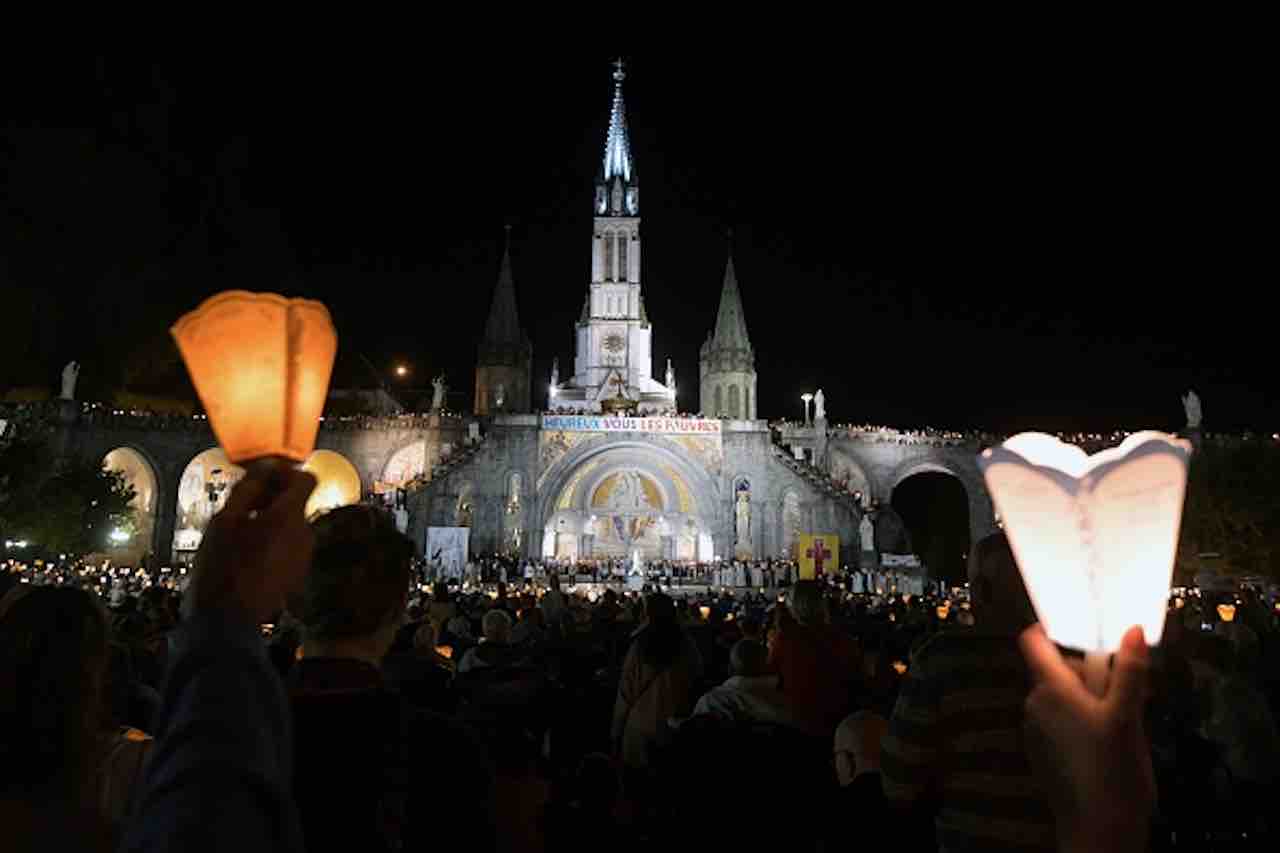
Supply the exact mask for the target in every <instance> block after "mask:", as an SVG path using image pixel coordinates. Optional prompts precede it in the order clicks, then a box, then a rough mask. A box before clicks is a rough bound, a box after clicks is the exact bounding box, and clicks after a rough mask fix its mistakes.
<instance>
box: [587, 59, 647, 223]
mask: <svg viewBox="0 0 1280 853" xmlns="http://www.w3.org/2000/svg"><path fill="white" fill-rule="evenodd" d="M613 68H614V71H613V105H612V107H611V108H610V110H609V131H608V133H607V134H606V136H605V143H604V160H603V161H602V162H601V164H600V175H599V177H598V178H597V179H596V206H595V207H596V209H595V212H596V215H597V216H603V215H606V214H607V215H612V216H639V215H640V178H639V176H638V175H637V174H636V167H635V163H634V161H632V159H631V139H630V137H629V136H628V134H627V107H626V102H625V101H624V100H623V97H622V81H623V80H626V79H627V72H626V70H625V66H624V65H623V62H622V59H621V58H619V59H618V60H616V61H615V62H614V63H613Z"/></svg>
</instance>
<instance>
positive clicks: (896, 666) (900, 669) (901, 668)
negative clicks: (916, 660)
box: [893, 660, 907, 675]
mask: <svg viewBox="0 0 1280 853" xmlns="http://www.w3.org/2000/svg"><path fill="white" fill-rule="evenodd" d="M893 671H894V672H896V673H898V675H906V674H907V665H906V664H905V663H903V662H902V661H900V660H896V661H894V662H893Z"/></svg>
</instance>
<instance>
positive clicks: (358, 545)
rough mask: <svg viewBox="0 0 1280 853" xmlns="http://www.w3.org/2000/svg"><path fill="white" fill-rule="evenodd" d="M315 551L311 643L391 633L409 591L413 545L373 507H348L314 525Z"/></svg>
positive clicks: (308, 615)
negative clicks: (312, 640)
mask: <svg viewBox="0 0 1280 853" xmlns="http://www.w3.org/2000/svg"><path fill="white" fill-rule="evenodd" d="M311 527H312V529H313V530H314V531H315V536H316V547H315V553H314V554H313V556H312V558H311V572H310V573H309V574H308V576H307V583H306V590H305V593H304V595H303V606H302V623H303V624H304V625H305V626H306V629H307V637H308V638H309V639H310V638H314V639H319V640H349V639H359V638H365V637H370V636H372V635H375V634H378V633H379V632H384V633H385V632H387V631H388V629H389V630H390V636H392V637H394V632H395V628H396V627H397V626H398V623H399V620H400V617H401V615H402V614H403V613H404V608H405V605H406V604H407V600H408V591H409V563H410V560H411V559H412V557H413V544H412V543H411V542H410V541H409V540H408V539H407V538H406V537H405V536H404V534H402V533H400V532H399V531H398V530H397V529H396V526H395V520H394V519H393V518H392V517H391V516H390V515H389V514H388V513H386V512H384V511H382V510H379V509H375V508H374V507H370V506H361V505H356V506H346V507H341V508H339V509H335V510H333V511H332V512H328V513H325V514H324V515H322V516H319V517H318V518H316V519H315V520H314V521H312V522H311Z"/></svg>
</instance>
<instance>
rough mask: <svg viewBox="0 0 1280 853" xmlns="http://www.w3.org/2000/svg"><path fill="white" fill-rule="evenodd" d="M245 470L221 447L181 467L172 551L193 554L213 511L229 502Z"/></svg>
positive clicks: (184, 557)
mask: <svg viewBox="0 0 1280 853" xmlns="http://www.w3.org/2000/svg"><path fill="white" fill-rule="evenodd" d="M243 476H244V469H243V468H241V467H240V466H239V465H235V464H233V463H232V462H231V460H230V459H228V458H227V454H226V453H224V452H223V450H222V448H221V447H209V448H206V449H204V450H201V451H200V452H199V453H197V454H195V455H194V456H192V457H191V459H189V460H188V461H187V463H186V465H184V466H183V468H182V474H181V475H180V477H179V479H178V488H177V494H176V495H175V496H174V503H175V504H176V508H177V509H176V516H175V518H174V534H173V551H174V554H175V555H177V557H178V559H181V560H187V559H190V558H191V557H192V556H194V554H195V552H196V550H197V549H198V548H199V547H200V541H201V540H202V539H203V538H204V530H205V528H206V527H207V526H208V524H209V519H211V518H213V515H214V513H216V512H217V511H218V510H220V509H222V507H223V505H224V504H226V502H227V495H228V494H229V493H230V492H231V487H232V486H234V485H235V484H236V483H238V482H239V481H240V478H241V477H243Z"/></svg>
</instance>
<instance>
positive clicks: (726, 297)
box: [711, 232, 751, 350]
mask: <svg viewBox="0 0 1280 853" xmlns="http://www.w3.org/2000/svg"><path fill="white" fill-rule="evenodd" d="M731 234H732V232H731ZM711 345H712V346H713V347H716V348H724V349H745V350H750V349H751V339H750V338H749V337H747V317H746V315H745V314H744V313H743V311H742V294H741V293H739V292H738V277H737V275H735V274H734V271H733V248H732V247H730V249H729V262H728V263H727V264H726V265H725V269H724V286H723V287H722V288H721V290H720V311H719V313H717V314H716V328H715V331H714V332H713V333H712V336H711Z"/></svg>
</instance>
